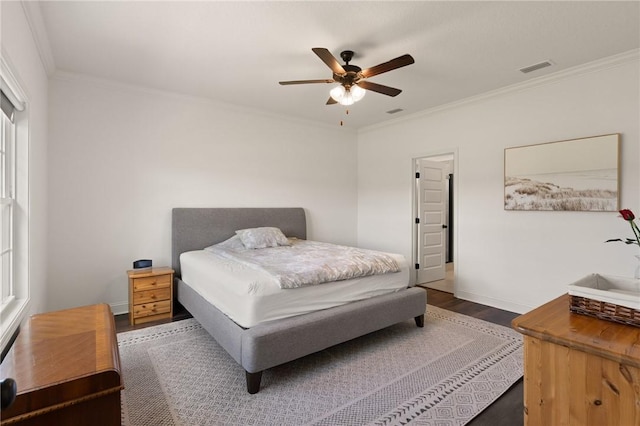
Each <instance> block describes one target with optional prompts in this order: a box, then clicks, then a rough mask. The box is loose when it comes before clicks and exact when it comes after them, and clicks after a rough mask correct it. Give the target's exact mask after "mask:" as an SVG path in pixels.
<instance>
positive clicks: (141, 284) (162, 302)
mask: <svg viewBox="0 0 640 426" xmlns="http://www.w3.org/2000/svg"><path fill="white" fill-rule="evenodd" d="M127 275H128V276H129V322H130V324H131V325H135V324H141V323H144V322H149V321H157V320H159V319H164V318H171V317H172V316H173V269H171V268H164V267H163V268H150V269H146V270H142V271H139V270H135V269H132V270H130V271H127Z"/></svg>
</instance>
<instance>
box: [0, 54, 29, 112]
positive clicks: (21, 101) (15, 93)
mask: <svg viewBox="0 0 640 426" xmlns="http://www.w3.org/2000/svg"><path fill="white" fill-rule="evenodd" d="M6 58H7V55H5V52H4V51H3V52H2V56H1V57H0V84H1V85H2V91H3V92H4V94H5V95H6V96H7V98H9V100H10V101H11V103H12V104H13V107H14V108H15V109H16V111H24V108H25V104H26V102H25V99H26V96H25V94H24V92H23V91H22V90H21V89H20V84H19V83H18V79H17V78H16V77H15V75H13V73H12V72H11V67H10V66H9V63H8V61H7V59H6Z"/></svg>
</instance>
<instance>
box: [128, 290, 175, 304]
mask: <svg viewBox="0 0 640 426" xmlns="http://www.w3.org/2000/svg"><path fill="white" fill-rule="evenodd" d="M170 298H171V289H170V288H169V287H163V288H157V289H154V290H145V291H136V292H135V293H133V304H134V305H140V304H142V303H149V302H157V301H160V300H169V299H170Z"/></svg>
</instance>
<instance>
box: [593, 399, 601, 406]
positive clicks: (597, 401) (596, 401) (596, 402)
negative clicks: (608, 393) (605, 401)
mask: <svg viewBox="0 0 640 426" xmlns="http://www.w3.org/2000/svg"><path fill="white" fill-rule="evenodd" d="M593 404H594V405H602V401H600V400H599V399H596V400H595V401H593Z"/></svg>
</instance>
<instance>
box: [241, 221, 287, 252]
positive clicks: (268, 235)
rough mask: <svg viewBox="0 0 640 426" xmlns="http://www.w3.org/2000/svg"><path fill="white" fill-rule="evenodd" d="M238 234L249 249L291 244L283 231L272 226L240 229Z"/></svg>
mask: <svg viewBox="0 0 640 426" xmlns="http://www.w3.org/2000/svg"><path fill="white" fill-rule="evenodd" d="M236 235H237V236H238V237H240V240H241V241H242V244H244V246H245V247H246V248H248V249H259V248H266V247H278V246H288V245H289V240H287V237H286V236H285V235H284V234H283V233H282V231H281V230H280V229H279V228H274V227H270V226H265V227H261V228H248V229H240V230H238V231H236Z"/></svg>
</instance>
